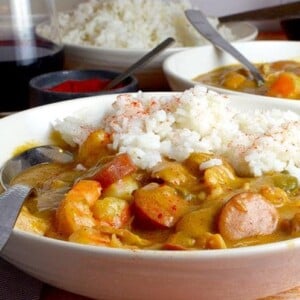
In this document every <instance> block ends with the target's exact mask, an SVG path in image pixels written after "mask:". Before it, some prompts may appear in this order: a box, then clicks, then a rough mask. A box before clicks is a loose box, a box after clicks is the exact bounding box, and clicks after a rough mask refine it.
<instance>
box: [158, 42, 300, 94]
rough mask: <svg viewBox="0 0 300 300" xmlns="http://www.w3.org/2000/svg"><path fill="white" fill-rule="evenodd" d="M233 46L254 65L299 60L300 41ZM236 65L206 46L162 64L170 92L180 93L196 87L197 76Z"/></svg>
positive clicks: (223, 91)
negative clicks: (222, 67)
mask: <svg viewBox="0 0 300 300" xmlns="http://www.w3.org/2000/svg"><path fill="white" fill-rule="evenodd" d="M233 46H234V47H235V48H236V49H237V50H239V51H240V52H241V53H242V54H244V55H245V56H246V57H247V58H248V59H249V60H250V61H251V62H253V63H264V62H271V61H276V60H285V59H295V60H299V59H300V42H291V41H247V42H244V43H240V42H234V43H233ZM235 63H237V60H236V59H235V58H233V57H232V56H231V55H229V54H227V53H225V52H223V51H221V50H218V49H216V48H215V47H213V46H211V45H207V46H203V47H197V48H193V49H188V50H185V51H182V52H180V53H176V54H173V55H171V56H170V57H168V58H167V59H166V60H165V61H164V63H163V70H164V73H165V76H166V78H167V80H168V82H169V85H170V87H171V89H172V90H173V91H183V90H185V89H187V88H190V87H192V86H194V85H195V84H199V82H196V81H194V80H193V78H195V77H196V76H198V75H200V74H204V73H207V72H209V71H212V70H214V69H216V68H219V67H221V66H226V65H230V64H235ZM202 85H203V84H202ZM205 86H207V87H208V88H210V89H213V90H216V91H218V92H221V93H227V94H228V93H230V94H243V93H240V92H235V91H231V90H228V89H223V88H217V87H214V86H209V85H205ZM248 95H249V94H248ZM261 97H263V96H261ZM263 98H266V97H263ZM268 99H269V97H268Z"/></svg>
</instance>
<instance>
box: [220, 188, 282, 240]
mask: <svg viewBox="0 0 300 300" xmlns="http://www.w3.org/2000/svg"><path fill="white" fill-rule="evenodd" d="M278 220H279V214H278V212H277V210H276V208H275V207H274V206H273V204H272V203H270V202H268V200H266V199H265V198H264V197H263V196H262V195H260V194H258V193H251V192H243V193H240V194H237V195H235V196H233V197H232V198H231V199H230V200H229V201H228V202H227V203H226V204H225V205H224V207H223V208H222V210H221V213H220V216H219V222H218V225H219V231H220V233H221V235H222V236H223V237H224V238H227V239H229V240H239V239H243V238H247V237H252V236H256V235H267V234H271V233H273V232H274V231H275V229H276V227H277V224H278Z"/></svg>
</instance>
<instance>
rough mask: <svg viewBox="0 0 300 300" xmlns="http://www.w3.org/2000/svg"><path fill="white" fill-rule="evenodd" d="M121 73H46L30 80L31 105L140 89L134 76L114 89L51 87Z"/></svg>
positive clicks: (111, 76)
mask: <svg viewBox="0 0 300 300" xmlns="http://www.w3.org/2000/svg"><path fill="white" fill-rule="evenodd" d="M119 74H120V73H118V72H113V71H108V70H69V71H58V72H51V73H46V74H43V75H40V76H37V77H34V78H33V79H31V80H30V82H29V86H30V106H31V107H34V106H39V105H44V104H49V103H54V102H58V101H63V100H68V99H75V98H84V97H90V96H96V95H104V94H118V93H130V92H136V91H137V90H138V81H137V79H136V78H135V77H134V76H129V77H127V78H126V79H124V80H123V81H122V83H121V86H119V87H116V88H114V89H112V90H105V91H104V90H101V89H100V90H99V91H94V92H67V91H62V92H61V91H60V92H57V91H53V90H51V88H53V87H55V86H57V85H59V84H61V83H63V82H66V81H69V80H78V81H79V82H80V81H84V80H89V79H100V80H111V79H113V78H115V77H116V76H118V75H119Z"/></svg>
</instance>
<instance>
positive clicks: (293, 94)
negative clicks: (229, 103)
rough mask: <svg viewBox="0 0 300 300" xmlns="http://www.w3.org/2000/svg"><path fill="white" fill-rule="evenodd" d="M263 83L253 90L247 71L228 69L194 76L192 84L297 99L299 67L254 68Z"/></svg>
mask: <svg viewBox="0 0 300 300" xmlns="http://www.w3.org/2000/svg"><path fill="white" fill-rule="evenodd" d="M256 66H257V68H258V70H259V71H260V73H261V74H262V76H263V77H264V79H265V84H264V85H262V86H257V85H256V82H255V81H254V80H253V79H252V78H251V75H250V73H249V71H248V70H247V69H245V68H244V67H242V66H241V65H230V66H225V67H221V68H218V69H215V70H213V71H211V72H208V73H206V74H201V75H199V76H197V77H196V78H195V79H194V80H195V81H199V82H202V83H205V84H208V85H212V86H216V87H220V88H225V89H229V90H234V91H239V92H245V93H250V94H257V95H265V96H271V97H281V98H289V99H300V63H299V62H297V61H292V60H282V61H275V62H271V63H261V64H256Z"/></svg>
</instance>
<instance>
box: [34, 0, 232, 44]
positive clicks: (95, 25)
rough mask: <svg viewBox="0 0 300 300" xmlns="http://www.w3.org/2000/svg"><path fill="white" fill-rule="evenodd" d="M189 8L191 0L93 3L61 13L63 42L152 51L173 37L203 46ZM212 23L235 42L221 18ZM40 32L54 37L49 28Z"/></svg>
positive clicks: (96, 0)
mask: <svg viewBox="0 0 300 300" xmlns="http://www.w3.org/2000/svg"><path fill="white" fill-rule="evenodd" d="M187 8H191V4H190V2H189V1H188V0H173V1H171V0H165V1H162V0H159V1H158V0H155V1H152V0H89V1H85V2H83V3H81V4H79V5H78V7H77V8H76V9H75V10H73V11H70V12H61V13H59V15H58V21H59V28H60V32H61V37H62V41H63V42H64V43H70V44H76V45H90V46H98V47H104V48H135V49H150V48H153V47H154V46H156V45H157V44H158V43H160V42H161V41H162V40H164V39H165V38H167V37H173V38H174V39H175V40H176V44H175V46H177V47H184V46H196V45H203V44H205V43H207V42H206V40H205V39H204V38H203V37H202V36H200V35H199V33H198V32H196V30H195V29H194V28H193V27H192V26H191V25H190V24H189V22H188V21H187V19H186V17H185V15H184V10H185V9H187ZM209 20H210V22H211V24H212V25H213V26H214V27H215V28H217V30H218V31H219V32H220V33H221V35H223V36H224V37H225V38H226V39H227V40H229V41H232V40H233V39H234V36H233V34H232V32H231V30H230V29H229V28H228V27H226V26H224V25H220V24H219V22H218V20H217V18H210V19H209ZM38 32H39V34H41V35H42V36H45V37H51V30H50V28H49V26H47V25H42V26H39V27H38Z"/></svg>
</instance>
